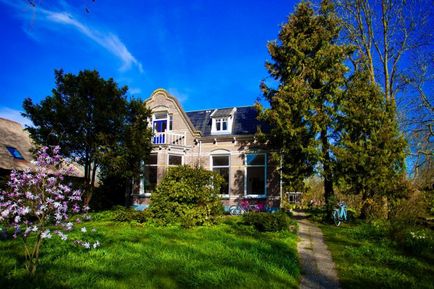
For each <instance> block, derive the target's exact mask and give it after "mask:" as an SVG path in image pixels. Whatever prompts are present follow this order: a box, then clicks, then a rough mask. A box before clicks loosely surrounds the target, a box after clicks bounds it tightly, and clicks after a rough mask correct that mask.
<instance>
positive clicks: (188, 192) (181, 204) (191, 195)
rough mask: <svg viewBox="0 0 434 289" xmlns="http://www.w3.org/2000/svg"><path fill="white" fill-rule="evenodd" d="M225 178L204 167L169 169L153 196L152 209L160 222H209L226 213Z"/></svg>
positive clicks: (184, 224)
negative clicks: (222, 195)
mask: <svg viewBox="0 0 434 289" xmlns="http://www.w3.org/2000/svg"><path fill="white" fill-rule="evenodd" d="M223 181H224V180H223V178H222V177H221V176H220V175H218V174H216V173H213V172H211V171H208V170H205V169H203V168H192V167H189V166H178V167H173V168H170V169H169V170H168V172H167V174H166V176H165V178H164V179H163V181H162V182H161V183H160V184H159V185H158V186H157V188H156V189H155V191H154V192H153V193H152V196H151V205H150V207H149V210H150V212H151V214H152V216H153V219H154V221H155V222H156V223H157V224H161V225H167V224H181V225H182V226H184V227H193V226H199V225H209V224H213V223H215V221H216V218H217V216H220V215H222V214H223V206H222V204H221V202H220V197H219V194H220V187H221V185H222V184H223Z"/></svg>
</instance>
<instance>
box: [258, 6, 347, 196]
mask: <svg viewBox="0 0 434 289" xmlns="http://www.w3.org/2000/svg"><path fill="white" fill-rule="evenodd" d="M339 31H340V22H339V19H338V18H337V16H336V15H335V12H334V8H333V5H332V4H331V3H330V1H327V0H324V1H322V2H321V7H320V9H319V11H318V12H315V11H314V9H313V8H312V5H311V4H310V3H309V2H302V3H301V4H299V5H298V6H297V8H296V10H295V12H294V13H293V14H292V15H291V16H290V17H289V18H288V22H287V23H285V24H284V25H283V26H282V29H281V31H280V33H279V39H278V41H274V42H270V43H269V45H268V50H269V53H270V55H271V57H272V59H273V62H267V63H266V67H267V69H268V71H269V73H270V75H271V76H272V77H273V78H274V79H275V80H277V81H278V88H277V89H274V88H272V87H270V86H268V85H266V84H265V83H263V84H262V85H261V87H262V91H263V93H264V97H265V99H266V100H267V101H268V102H269V103H270V109H263V108H262V107H261V106H260V105H258V106H259V108H260V109H261V113H260V119H261V120H263V121H265V122H267V123H269V124H270V125H272V128H271V131H270V133H269V134H268V135H267V138H268V139H269V140H270V145H272V146H274V147H276V148H279V149H280V151H278V153H276V154H275V157H277V158H279V157H282V165H283V167H282V173H283V178H284V181H285V185H286V186H289V187H292V188H293V189H294V190H297V191H300V190H301V189H302V188H303V180H304V178H306V177H308V176H310V175H312V174H313V172H314V168H320V171H321V173H322V176H323V178H324V194H325V196H324V197H325V200H326V202H327V203H328V199H329V197H330V196H331V195H333V179H332V178H333V160H332V153H331V148H332V146H333V145H332V144H333V132H334V130H335V126H336V118H335V115H336V113H337V111H336V110H337V106H338V104H339V102H340V99H341V96H342V90H341V88H342V86H343V85H344V83H345V73H346V72H347V67H346V66H345V65H344V61H345V60H346V59H348V56H349V55H350V54H351V52H352V48H351V47H349V46H348V45H338V44H337V38H338V36H339ZM318 162H319V163H320V166H317V163H318Z"/></svg>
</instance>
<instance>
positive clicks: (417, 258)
mask: <svg viewBox="0 0 434 289" xmlns="http://www.w3.org/2000/svg"><path fill="white" fill-rule="evenodd" d="M320 227H321V229H322V231H323V233H324V236H325V240H326V243H327V246H328V248H329V249H330V250H331V252H332V255H333V260H334V261H335V263H336V266H337V269H338V275H339V279H340V281H341V284H342V287H343V288H345V289H349V288H351V289H353V288H354V289H357V288H360V289H362V288H363V289H365V288H369V289H376V288H378V289H380V288H381V289H387V288H393V289H395V288H396V289H399V288H403V289H412V288H414V289H423V288H434V258H433V256H434V255H433V254H432V252H428V253H425V254H423V255H416V254H410V253H408V252H407V253H406V252H405V251H404V250H403V249H402V248H400V247H399V246H398V245H396V244H395V243H394V242H392V241H391V240H390V239H388V238H387V237H386V236H384V235H382V233H381V228H379V230H378V228H377V229H376V228H374V227H373V225H369V224H363V223H362V224H358V225H346V224H345V225H343V226H342V227H336V226H332V225H320Z"/></svg>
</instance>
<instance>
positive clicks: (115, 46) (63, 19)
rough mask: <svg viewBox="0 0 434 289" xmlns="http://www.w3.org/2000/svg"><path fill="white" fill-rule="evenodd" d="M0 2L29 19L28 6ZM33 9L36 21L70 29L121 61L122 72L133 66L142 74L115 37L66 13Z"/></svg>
mask: <svg viewBox="0 0 434 289" xmlns="http://www.w3.org/2000/svg"><path fill="white" fill-rule="evenodd" d="M0 2H1V3H4V4H6V5H8V6H10V7H11V8H14V9H15V10H17V11H18V12H19V13H20V16H21V17H23V18H28V17H29V14H28V13H26V11H25V9H23V8H26V7H25V6H24V5H29V4H26V3H23V2H21V4H17V2H16V1H10V0H0ZM27 8H28V7H27ZM33 9H37V12H38V16H39V17H40V18H39V17H38V21H39V20H43V21H46V22H49V23H56V24H60V25H64V26H69V27H72V28H74V29H75V30H76V31H78V32H79V33H80V34H81V35H83V36H85V37H86V38H88V39H90V40H92V41H93V42H94V43H96V44H98V45H99V46H101V47H102V48H103V49H105V50H107V51H108V52H110V53H111V54H112V55H114V56H115V57H117V58H118V59H120V60H121V61H122V66H121V68H120V69H121V70H122V71H125V70H128V69H130V68H131V67H132V66H133V65H134V66H136V67H137V69H138V70H139V71H140V72H141V73H142V72H143V66H142V64H141V63H140V62H139V61H138V60H137V59H136V58H135V57H134V56H133V55H132V54H131V52H130V51H129V50H128V48H127V47H126V46H125V44H124V43H123V42H122V41H121V40H120V39H119V37H118V36H117V35H115V34H113V33H111V32H104V31H100V30H98V29H96V28H95V27H92V26H90V25H86V24H84V23H83V22H81V21H80V20H79V19H78V18H77V17H75V16H74V15H73V14H72V13H70V12H68V11H60V12H57V11H53V10H49V9H46V8H42V7H41V6H37V7H35V8H33Z"/></svg>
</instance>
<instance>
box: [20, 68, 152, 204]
mask: <svg viewBox="0 0 434 289" xmlns="http://www.w3.org/2000/svg"><path fill="white" fill-rule="evenodd" d="M55 78H56V87H55V88H54V89H53V91H52V95H51V96H47V97H46V98H45V99H44V100H43V101H41V103H40V104H33V102H32V100H31V99H29V98H27V99H25V100H24V104H23V106H24V109H25V111H26V112H25V113H24V116H26V117H28V118H30V119H31V120H32V122H33V124H34V125H35V126H34V127H28V128H27V130H28V131H29V132H30V134H31V136H32V138H33V139H34V140H35V141H36V142H37V143H39V144H46V143H47V142H49V140H50V138H52V137H53V136H55V139H56V142H57V143H58V144H59V145H60V146H61V147H62V149H63V153H64V154H65V155H66V156H68V157H78V162H79V163H80V164H82V165H83V167H84V185H85V189H86V193H87V195H86V197H85V202H86V203H88V202H89V201H90V199H91V197H92V190H93V188H94V185H95V180H96V175H97V172H98V170H102V171H103V170H104V168H103V166H110V167H115V166H116V163H123V165H120V166H118V167H119V168H122V169H124V172H125V173H127V170H125V168H127V167H128V168H129V170H128V174H129V175H130V176H132V175H133V174H135V176H136V178H137V174H139V169H138V163H139V162H140V161H141V160H142V158H143V157H144V155H145V153H144V150H147V149H149V147H150V144H149V143H150V141H151V139H150V137H149V138H148V139H147V142H146V140H145V138H147V137H148V136H149V133H147V131H146V126H147V122H146V121H144V120H145V119H146V117H147V116H148V114H147V111H146V109H145V108H142V107H140V105H139V104H138V102H137V101H132V102H131V103H128V101H127V99H126V92H127V87H121V88H119V87H118V85H117V83H116V82H114V80H113V79H111V78H110V79H108V80H105V79H103V78H102V77H100V75H99V73H98V72H97V71H90V70H84V71H80V72H79V74H78V75H74V74H71V73H67V74H65V73H64V72H63V71H62V70H56V71H55ZM141 133H143V135H140V134H141ZM139 146H143V147H142V148H143V150H142V149H141V148H139ZM109 157H112V159H111V161H112V163H110V161H109V160H110V158H109ZM133 160H134V161H133ZM118 171H121V170H118ZM133 172H134V173H133Z"/></svg>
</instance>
